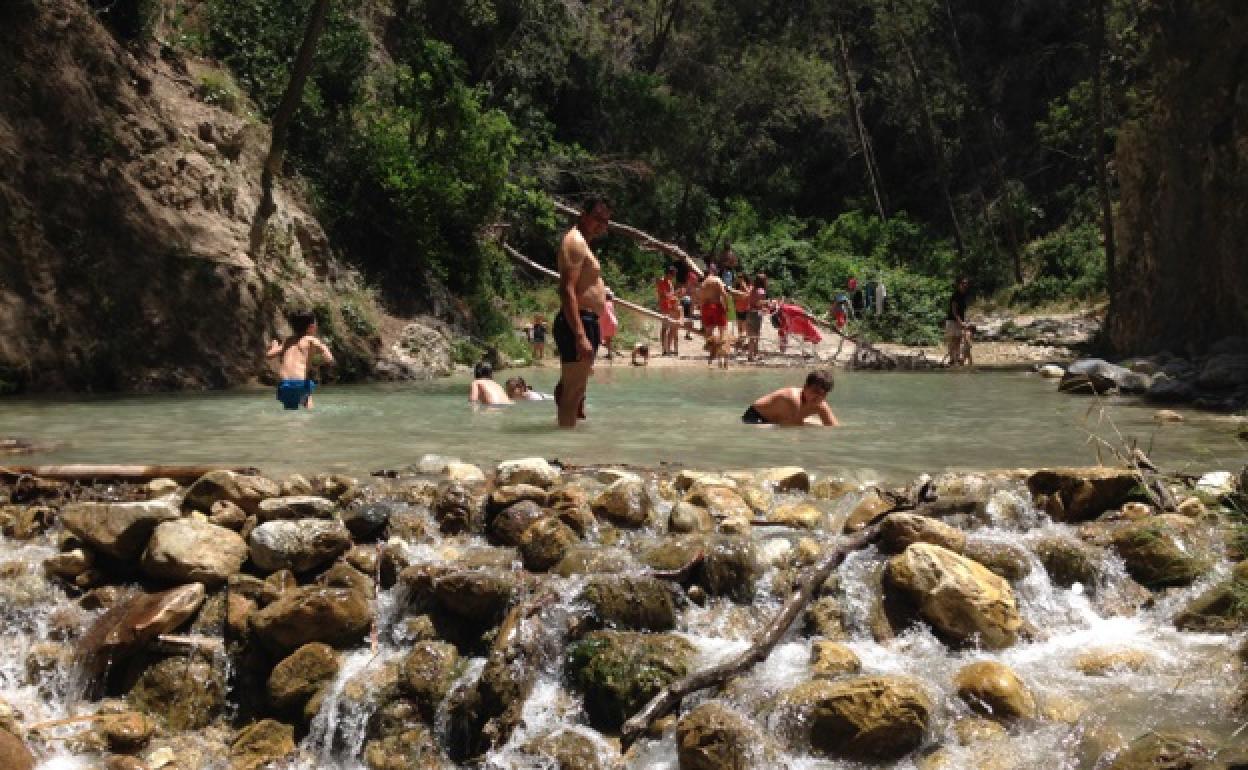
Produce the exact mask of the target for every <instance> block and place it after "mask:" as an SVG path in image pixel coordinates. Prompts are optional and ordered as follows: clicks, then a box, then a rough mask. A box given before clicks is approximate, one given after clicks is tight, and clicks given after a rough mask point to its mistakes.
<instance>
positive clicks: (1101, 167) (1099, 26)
mask: <svg viewBox="0 0 1248 770" xmlns="http://www.w3.org/2000/svg"><path fill="white" fill-rule="evenodd" d="M1094 34H1095V35H1096V40H1094V41H1093V43H1092V54H1093V56H1095V57H1096V61H1095V62H1094V63H1093V67H1092V100H1093V101H1094V102H1095V110H1094V114H1095V127H1094V130H1095V132H1096V135H1095V136H1094V137H1093V138H1092V147H1093V151H1094V153H1095V155H1094V157H1095V159H1096V191H1097V194H1098V196H1099V197H1100V199H1101V232H1102V234H1103V237H1104V239H1105V284H1106V287H1107V288H1108V289H1109V296H1110V299H1111V300H1112V299H1113V297H1114V289H1115V286H1116V283H1117V282H1116V281H1115V275H1114V274H1115V272H1116V271H1117V265H1116V261H1117V257H1116V254H1115V253H1114V252H1115V246H1114V206H1113V202H1112V201H1111V200H1110V197H1109V169H1108V167H1107V163H1106V159H1105V95H1104V90H1105V87H1104V80H1105V0H1096V24H1095V25H1094Z"/></svg>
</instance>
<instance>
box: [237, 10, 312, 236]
mask: <svg viewBox="0 0 1248 770" xmlns="http://www.w3.org/2000/svg"><path fill="white" fill-rule="evenodd" d="M327 15H329V0H315V3H314V4H313V6H312V10H311V11H310V12H309V13H308V24H307V26H306V27H305V28H304V31H303V42H302V43H300V44H299V54H298V55H297V56H296V57H295V64H294V67H293V68H292V69H291V71H290V81H289V82H287V83H286V91H285V93H283V94H282V101H281V102H280V103H279V104H278V105H277V112H275V113H274V114H273V137H272V141H271V142H270V143H269V154H268V157H266V158H265V159H264V169H263V170H262V171H261V173H260V206H259V207H258V208H257V210H256V217H255V220H254V221H253V222H252V225H251V245H252V256H255V253H256V251H258V248H259V245H260V244H261V242H262V236H263V233H264V228H265V225H266V224H268V221H269V217H270V216H272V215H273V212H274V210H275V209H276V206H275V205H274V203H273V179H274V177H276V176H277V175H278V174H280V173H281V170H282V158H283V157H284V156H285V154H286V137H287V135H288V134H289V132H290V123H291V120H293V119H294V117H295V112H296V110H298V109H299V104H300V103H301V102H302V101H303V86H304V83H306V82H307V80H308V73H309V72H311V71H312V59H313V58H314V57H315V56H316V43H317V41H318V40H319V39H320V37H321V32H322V31H323V30H324V29H325V17H326V16H327Z"/></svg>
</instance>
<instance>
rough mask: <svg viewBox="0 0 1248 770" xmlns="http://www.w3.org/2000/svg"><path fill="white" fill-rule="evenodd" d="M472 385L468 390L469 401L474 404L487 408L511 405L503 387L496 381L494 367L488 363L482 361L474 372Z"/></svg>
mask: <svg viewBox="0 0 1248 770" xmlns="http://www.w3.org/2000/svg"><path fill="white" fill-rule="evenodd" d="M472 376H473V380H472V385H471V386H470V387H469V388H468V400H469V401H471V402H473V403H474V404H476V403H479V404H485V405H486V406H502V405H504V404H510V403H511V399H510V398H508V397H507V393H506V391H504V390H503V386H502V385H499V384H498V383H497V382H495V381H494V367H492V366H490V364H489V362H488V361H482V362H481V363H479V364H477V365H476V367H475V368H474V369H473V370H472Z"/></svg>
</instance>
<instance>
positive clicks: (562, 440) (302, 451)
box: [3, 367, 1241, 478]
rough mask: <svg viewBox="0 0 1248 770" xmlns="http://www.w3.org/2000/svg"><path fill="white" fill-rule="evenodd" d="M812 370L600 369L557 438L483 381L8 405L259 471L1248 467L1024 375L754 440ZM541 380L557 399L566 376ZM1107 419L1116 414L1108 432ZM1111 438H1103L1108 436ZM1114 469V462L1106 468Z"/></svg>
mask: <svg viewBox="0 0 1248 770" xmlns="http://www.w3.org/2000/svg"><path fill="white" fill-rule="evenodd" d="M802 376H803V370H800V369H792V370H787V371H785V370H779V371H777V370H767V371H746V372H742V371H727V372H720V371H717V370H712V371H703V370H700V369H694V370H670V369H669V370H657V369H656V370H637V369H633V368H631V367H630V368H627V369H625V368H617V369H614V370H612V369H610V368H606V367H601V368H600V371H599V372H598V373H597V374H596V375H595V377H594V380H593V381H592V382H591V385H590V398H589V403H588V406H587V409H588V413H589V417H590V420H589V421H588V422H586V423H584V424H583V425H582V426H581V427H579V428H578V429H577V430H575V431H562V430H558V429H556V428H555V426H554V405H553V403H551V402H540V401H539V402H527V403H519V404H515V405H513V406H510V407H503V408H494V409H480V410H473V409H472V408H471V407H470V406H469V404H468V401H467V383H466V381H461V380H443V381H439V382H432V383H421V384H413V385H403V386H395V385H373V386H334V385H330V386H327V387H325V388H324V389H323V390H322V391H321V392H320V394H319V395H320V397H319V398H318V399H317V407H316V409H314V410H312V411H300V412H287V411H285V410H283V409H282V408H281V406H280V405H279V404H278V403H277V402H276V401H275V400H273V398H272V394H271V393H270V392H269V391H267V390H263V391H260V390H254V391H232V392H228V393H209V394H204V393H195V394H173V395H157V396H131V397H115V398H89V399H87V398H76V399H8V400H6V401H5V402H4V405H3V413H4V417H5V419H4V424H3V432H4V434H6V435H15V436H21V437H22V438H26V439H29V440H32V441H35V442H37V443H41V444H52V445H53V447H52V448H51V449H50V450H49V451H46V452H43V453H40V454H38V455H34V456H32V457H31V462H112V463H125V462H135V463H148V462H167V463H174V462H180V463H190V462H205V463H217V462H226V463H233V464H247V465H256V466H259V467H260V468H262V469H264V470H266V471H268V472H270V473H275V474H277V473H286V472H291V471H300V472H320V471H346V472H350V473H357V474H359V473H366V472H368V471H370V470H374V469H377V468H382V467H388V468H394V467H401V466H403V465H406V464H409V463H412V462H414V461H415V460H416V459H418V458H419V457H420V456H421V455H422V454H425V453H427V452H433V453H438V454H443V455H452V456H458V457H460V458H462V459H464V460H467V461H470V462H477V463H482V464H490V463H493V462H497V461H499V460H502V459H507V458H513V457H519V456H528V455H541V456H544V457H548V458H554V457H558V458H560V459H562V460H564V461H566V462H572V463H578V464H580V463H608V462H609V463H632V464H641V465H647V466H654V465H657V464H659V463H679V464H683V465H686V466H691V467H704V468H729V467H761V466H769V465H803V466H805V467H807V468H810V469H812V470H816V471H823V472H831V471H838V472H850V473H852V474H853V475H881V476H886V477H894V478H902V477H907V476H910V475H912V474H915V473H917V472H921V471H928V472H934V471H939V470H943V469H946V468H1000V467H1018V466H1023V467H1035V466H1041V465H1059V464H1060V465H1071V464H1087V463H1093V462H1096V460H1097V452H1096V447H1095V445H1094V444H1092V443H1090V442H1089V441H1088V429H1089V428H1092V429H1094V430H1096V431H1097V432H1098V433H1100V434H1101V435H1103V436H1105V437H1106V439H1107V440H1110V441H1111V443H1115V444H1117V443H1118V439H1117V437H1116V436H1115V433H1114V428H1115V426H1116V428H1117V429H1118V430H1120V431H1121V432H1122V433H1123V434H1124V435H1126V436H1129V437H1135V438H1138V439H1139V440H1140V442H1141V445H1143V446H1145V447H1147V446H1149V445H1150V443H1151V444H1152V447H1153V449H1152V455H1153V456H1154V459H1156V460H1158V461H1159V462H1162V463H1163V464H1173V463H1179V462H1196V463H1202V464H1208V465H1223V466H1227V467H1230V466H1231V465H1233V462H1232V461H1233V460H1234V458H1236V457H1239V456H1240V454H1241V452H1240V450H1239V449H1238V447H1237V446H1236V444H1235V441H1234V438H1233V435H1232V434H1231V433H1230V432H1229V431H1226V430H1218V426H1217V424H1216V423H1214V422H1212V421H1211V420H1210V419H1209V418H1204V417H1200V416H1193V417H1192V418H1191V419H1189V421H1188V422H1185V423H1180V424H1171V425H1165V426H1163V427H1158V426H1157V425H1156V424H1155V423H1154V422H1153V421H1152V419H1151V418H1152V409H1151V408H1148V407H1144V406H1136V405H1130V404H1127V403H1124V402H1118V401H1114V400H1106V401H1103V402H1094V401H1091V400H1089V399H1088V398H1079V397H1072V396H1066V395H1061V394H1058V393H1056V392H1055V391H1054V388H1053V384H1052V383H1051V382H1047V381H1043V380H1040V379H1039V378H1037V377H1035V376H1033V375H1029V374H1025V373H1009V372H984V373H974V374H971V373H965V374H947V373H941V374H931V373H926V374H924V373H885V374H881V373H843V374H840V375H838V383H837V386H836V390H835V391H834V392H833V394H832V396H831V403H832V407H833V410H834V411H835V412H836V413H837V416H838V417H839V418H840V420H841V422H842V425H843V427H841V428H839V429H835V430H820V429H815V428H810V429H801V430H798V429H779V428H769V427H765V426H745V425H742V424H741V422H740V419H739V417H740V414H741V412H742V411H743V410H744V408H745V407H746V406H747V405H748V404H749V403H750V402H751V401H753V400H754V399H755V398H756V397H757V396H759V395H761V394H763V393H766V392H768V391H769V390H771V389H774V388H776V387H779V386H782V385H790V384H794V383H797V382H799V381H800V379H801V377H802ZM526 378H527V379H529V380H531V381H532V384H533V385H534V386H535V387H536V388H537V389H539V390H551V389H553V387H554V384H555V381H556V380H557V379H558V370H557V369H555V368H553V367H551V368H548V369H545V370H533V371H532V372H531V373H528V374H526ZM1097 404H1104V405H1105V406H1106V413H1107V414H1108V415H1109V416H1111V417H1112V419H1113V425H1111V424H1110V422H1109V421H1108V420H1105V419H1100V418H1101V411H1100V409H1099V408H1094V409H1093V410H1092V412H1091V415H1090V416H1089V406H1093V407H1095V406H1096V405H1097ZM1098 423H1099V424H1098ZM1106 459H1107V460H1108V459H1109V458H1106Z"/></svg>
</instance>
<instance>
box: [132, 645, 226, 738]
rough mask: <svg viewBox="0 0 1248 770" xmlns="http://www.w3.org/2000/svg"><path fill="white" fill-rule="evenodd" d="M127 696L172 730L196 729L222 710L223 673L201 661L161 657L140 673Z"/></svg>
mask: <svg viewBox="0 0 1248 770" xmlns="http://www.w3.org/2000/svg"><path fill="white" fill-rule="evenodd" d="M127 697H128V698H129V700H130V702H131V703H132V704H133V705H134V707H135V708H137V709H139V710H140V711H143V712H145V713H147V714H150V715H152V716H154V717H156V718H157V719H159V720H161V721H162V722H164V723H165V724H166V725H168V726H169V728H170V729H172V730H198V729H200V728H202V727H205V726H207V725H209V724H211V723H212V721H213V720H214V719H216V718H217V717H218V716H219V715H220V714H221V712H222V710H223V709H224V708H225V670H224V668H223V667H218V666H215V665H213V663H212V661H211V660H206V659H204V658H165V659H163V660H160V661H157V662H156V663H153V664H152V665H150V666H148V667H147V668H145V669H144V670H143V673H142V674H140V675H139V678H138V680H137V681H136V682H135V683H134V686H133V687H132V688H130V693H129V695H128V696H127Z"/></svg>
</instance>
